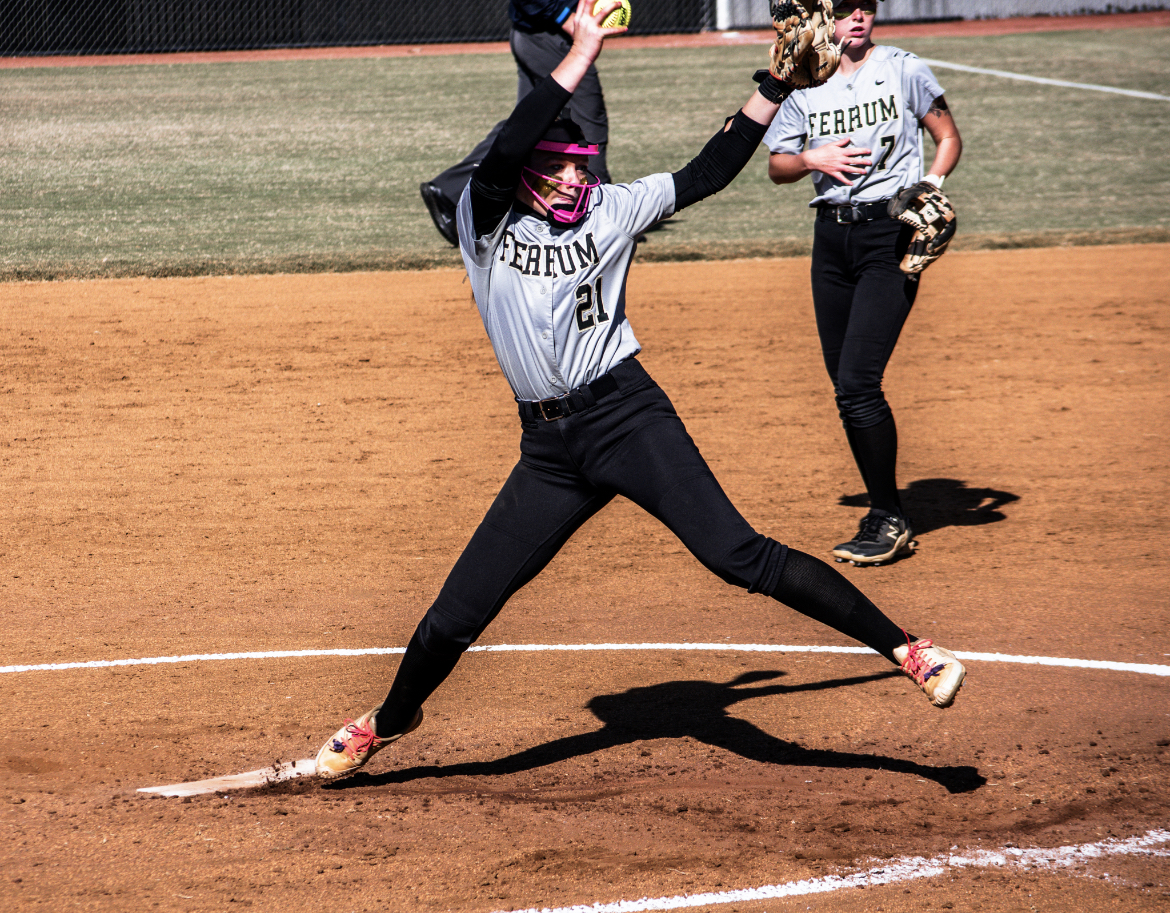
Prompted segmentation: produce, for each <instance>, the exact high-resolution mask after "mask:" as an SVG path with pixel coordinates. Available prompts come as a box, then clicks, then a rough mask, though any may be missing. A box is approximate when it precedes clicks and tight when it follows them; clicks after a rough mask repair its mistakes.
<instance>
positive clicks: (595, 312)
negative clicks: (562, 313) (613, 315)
mask: <svg viewBox="0 0 1170 913" xmlns="http://www.w3.org/2000/svg"><path fill="white" fill-rule="evenodd" d="M604 278H605V277H604V276H598V277H597V279H596V281H595V282H594V283H593V284H592V285H590V284H589V283H588V282H583V283H582V284H581V285H578V286H577V293H576V294H577V332H578V333H584V332H585V331H586V330H591V329H593V328H594V327H595V326H597V325H598V324H602V323H608V322H609V314H607V313H606V311H605V302H604V301H603V300H602V297H601V280H602V279H604Z"/></svg>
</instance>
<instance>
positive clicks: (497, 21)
mask: <svg viewBox="0 0 1170 913" xmlns="http://www.w3.org/2000/svg"><path fill="white" fill-rule="evenodd" d="M715 5H716V0H637V2H636V3H635V4H634V6H635V9H634V17H633V21H632V22H631V28H630V32H631V33H632V34H639V35H649V34H660V33H671V32H698V31H701V30H703V29H706V28H713V27H714V26H715ZM507 10H508V4H507V0H479V2H476V0H471V2H467V0H462V2H460V0H421V2H410V3H407V2H404V0H0V56H6V57H13V56H24V55H52V54H134V53H153V52H166V51H223V50H239V49H245V48H287V47H322V46H329V45H363V44H421V43H432V42H446V41H501V40H504V39H506V38H507V37H508V31H509V22H508V12H507Z"/></svg>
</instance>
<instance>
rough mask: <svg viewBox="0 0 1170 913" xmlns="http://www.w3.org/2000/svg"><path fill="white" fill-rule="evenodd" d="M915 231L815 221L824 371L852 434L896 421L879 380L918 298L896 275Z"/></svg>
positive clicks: (877, 223)
mask: <svg viewBox="0 0 1170 913" xmlns="http://www.w3.org/2000/svg"><path fill="white" fill-rule="evenodd" d="M912 233H913V229H911V228H910V226H908V225H905V224H903V223H902V222H899V221H898V220H897V219H890V218H884V219H874V220H873V221H870V222H858V223H855V224H851V225H842V224H840V223H838V222H837V221H836V220H835V219H834V218H831V217H826V216H825V215H823V214H818V217H817V220H816V227H815V229H814V231H813V254H812V294H813V308H814V310H815V312H816V319H817V333H818V334H819V335H820V338H821V352H822V354H823V355H824V358H825V368H826V369H827V370H828V372H829V379H830V380H832V382H833V392H834V394H835V395H836V398H837V409H838V411H839V412H840V414H841V421H842V422H844V424H845V426H846V427H847V428H870V427H873V426H874V425H878V424H880V423H881V422H883V421H885V420H886V419H887V418H890V417H891V415H892V413H891V411H890V407H889V405H888V404H887V403H886V397H885V394H884V393H883V392H882V377H883V376H884V375H885V372H886V365H887V363H888V362H889V360H890V356H891V355H892V354H893V352H894V346H895V345H896V344H897V342H898V336H899V335H900V334H901V332H902V327H903V325H904V324H905V323H906V318H907V317H909V316H910V308H911V307H913V305H914V298H915V296H916V295H917V294H918V281H917V278H914V279H910V278H908V277H907V276H905V275H904V274H903V273H902V271H901V270H900V269H899V268H898V264H899V263H900V262H901V260H902V257H903V255H904V254H905V253H906V247H907V245H908V244H909V240H910V235H911V234H912Z"/></svg>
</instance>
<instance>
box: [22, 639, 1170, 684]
mask: <svg viewBox="0 0 1170 913" xmlns="http://www.w3.org/2000/svg"><path fill="white" fill-rule="evenodd" d="M622 650H638V651H652V650H665V651H684V652H685V651H699V652H715V653H718V652H728V653H861V654H864V653H868V654H872V655H876V654H874V651H873V650H871V649H869V647H833V646H808V645H800V646H797V645H792V644H703V643H696V644H691V643H682V644H649V643H646V644H493V645H489V646H482V647H472V648H471V649H470V650H469V651H468V652H469V653H574V652H617V651H622ZM404 652H406V650H405V648H404V647H366V648H354V649H336V650H266V651H261V652H255V653H191V654H187V655H185V656H148V657H143V658H140V659H94V660H89V661H86V662H75V663H39V664H35V665H26V666H0V674H4V673H10V672H62V671H66V670H69V669H108V668H114V667H119V666H159V665H167V664H174V663H202V662H221V661H224V660H233V659H234V660H241V659H296V658H301V657H311V656H387V655H391V654H395V653H404ZM955 655H956V656H957V657H959V659H967V660H975V661H976V662H989V663H1020V664H1023V665H1030V666H1063V667H1066V668H1070V669H1103V670H1105V671H1108V672H1136V673H1138V674H1139V675H1160V676H1170V666H1160V665H1155V664H1152V663H1119V662H1111V661H1107V660H1100V659H1069V658H1063V657H1057V656H1017V655H1013V654H1010V653H971V652H965V651H959V650H956V651H955Z"/></svg>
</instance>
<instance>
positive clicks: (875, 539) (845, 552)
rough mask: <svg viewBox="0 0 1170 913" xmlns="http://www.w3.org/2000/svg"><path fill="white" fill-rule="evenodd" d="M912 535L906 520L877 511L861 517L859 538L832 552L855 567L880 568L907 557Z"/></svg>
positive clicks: (838, 558)
mask: <svg viewBox="0 0 1170 913" xmlns="http://www.w3.org/2000/svg"><path fill="white" fill-rule="evenodd" d="M913 535H914V534H913V532H911V530H910V523H909V522H908V521H907V520H906V518H905V517H899V516H897V515H896V514H890V513H886V512H885V511H884V510H876V509H874V510H871V511H870V512H869V513H868V514H866V515H865V516H864V517H862V519H861V525H860V526H859V527H858V529H857V535H856V536H854V537H853V538H852V539H850V540H849V541H848V542H842V543H841V544H840V545H838V546H837V547H836V548H835V549H833V556H834V557H835V558H836V559H837V560H838V561H850V562H852V563H853V564H881V563H882V562H883V561H892V560H894V558H896V557H897V556H899V555H902V554H908V553H909V552H910V551H911V546H912V545H913V543H912V542H911V541H910V540H911V539H912V538H913Z"/></svg>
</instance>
